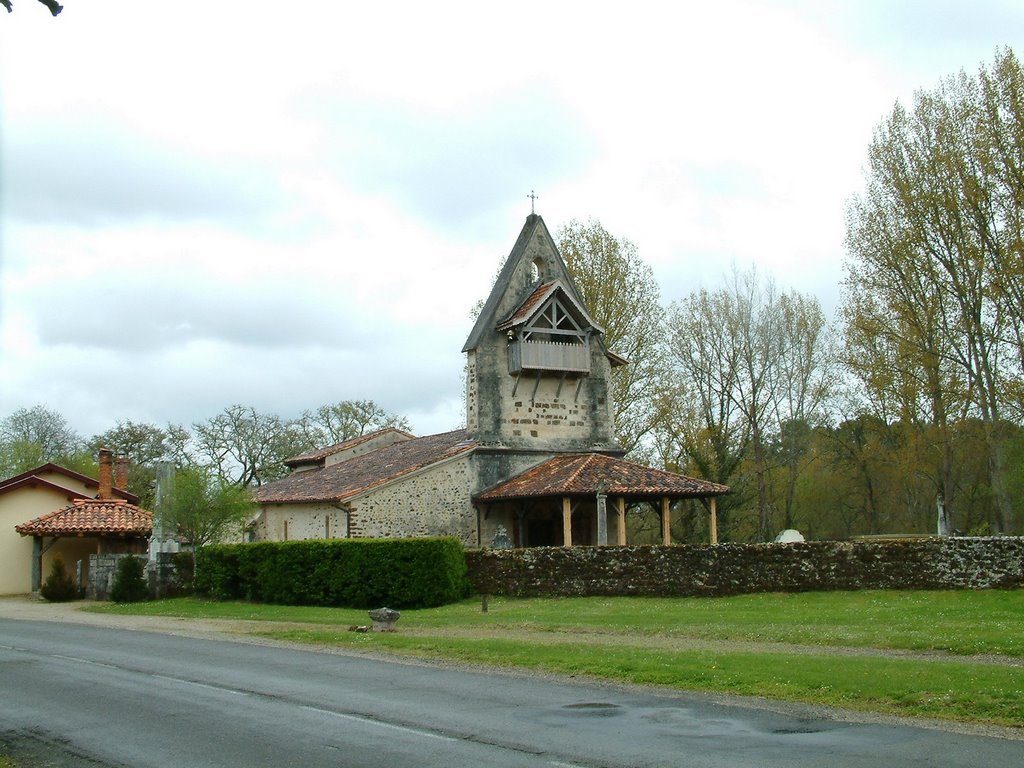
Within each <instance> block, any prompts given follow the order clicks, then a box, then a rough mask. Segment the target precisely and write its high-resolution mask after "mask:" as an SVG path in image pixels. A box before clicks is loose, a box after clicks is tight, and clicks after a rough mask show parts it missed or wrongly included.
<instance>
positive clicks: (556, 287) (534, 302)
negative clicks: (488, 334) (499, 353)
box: [495, 280, 604, 333]
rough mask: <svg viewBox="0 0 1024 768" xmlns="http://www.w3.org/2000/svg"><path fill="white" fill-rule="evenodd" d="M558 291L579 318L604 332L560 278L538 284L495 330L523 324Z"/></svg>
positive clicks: (505, 329)
mask: <svg viewBox="0 0 1024 768" xmlns="http://www.w3.org/2000/svg"><path fill="white" fill-rule="evenodd" d="M556 291H559V292H561V294H562V296H564V297H565V299H566V301H567V302H569V305H570V306H571V307H572V308H573V309H574V310H575V312H576V313H577V317H578V318H580V319H582V320H583V321H584V322H585V323H587V324H589V325H591V326H593V327H594V328H596V329H597V330H598V331H599V332H601V333H604V328H602V327H601V326H599V325H598V324H597V323H596V322H595V321H594V318H592V317H591V316H590V313H589V312H587V310H586V309H584V308H583V307H582V306H580V305H579V303H578V302H577V301H576V299H574V298H573V297H572V295H571V294H570V293H569V292H568V291H566V290H565V287H564V286H563V285H562V283H561V281H559V280H553V281H552V282H550V283H542V284H540V285H538V286H537V289H536V290H535V291H534V292H533V293H531V294H530V295H529V296H528V297H527V298H526V301H524V302H523V303H522V304H520V305H519V307H518V309H516V310H515V311H514V312H513V313H512V314H511V315H509V316H508V317H507V318H506V319H505V320H502V321H501V322H499V323H498V325H497V327H496V328H495V330H497V331H499V332H500V331H507V330H508V329H509V328H514V327H516V326H517V325H522V324H523V323H525V322H526V321H527V320H529V319H530V318H531V317H532V316H533V314H534V313H535V312H536V311H537V310H538V309H540V307H541V305H542V304H543V303H544V302H545V301H547V300H548V298H549V297H550V296H551V295H552V294H554V293H555V292H556Z"/></svg>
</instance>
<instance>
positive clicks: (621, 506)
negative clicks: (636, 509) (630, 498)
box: [616, 496, 626, 547]
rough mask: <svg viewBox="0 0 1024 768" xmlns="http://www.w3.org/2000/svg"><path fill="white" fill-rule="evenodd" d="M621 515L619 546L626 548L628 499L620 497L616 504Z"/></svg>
mask: <svg viewBox="0 0 1024 768" xmlns="http://www.w3.org/2000/svg"><path fill="white" fill-rule="evenodd" d="M616 510H617V511H618V513H619V546H620V547H624V546H626V497H625V496H619V498H618V502H617V504H616Z"/></svg>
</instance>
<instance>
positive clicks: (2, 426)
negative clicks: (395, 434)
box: [0, 400, 410, 506]
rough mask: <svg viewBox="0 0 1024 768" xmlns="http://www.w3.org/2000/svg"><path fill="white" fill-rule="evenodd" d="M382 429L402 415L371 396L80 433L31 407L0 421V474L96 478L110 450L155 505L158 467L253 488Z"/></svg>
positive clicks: (401, 421)
mask: <svg viewBox="0 0 1024 768" xmlns="http://www.w3.org/2000/svg"><path fill="white" fill-rule="evenodd" d="M386 427H395V428H398V429H403V430H408V429H409V428H410V427H409V422H408V420H407V419H406V418H405V417H402V416H398V415H395V414H392V413H389V412H388V411H386V410H385V409H384V408H382V407H381V406H379V405H378V404H377V403H375V402H373V401H372V400H344V401H342V402H339V403H334V404H328V405H322V406H320V407H319V408H316V409H314V410H307V411H304V412H303V413H302V415H301V416H299V417H298V418H295V419H285V418H282V417H280V416H278V415H277V414H272V413H264V412H261V411H259V410H257V409H256V408H254V407H252V406H245V405H230V406H228V407H226V408H225V409H224V410H223V411H221V412H220V413H218V414H216V415H215V416H212V417H211V418H209V419H206V420H205V421H200V422H196V423H194V424H192V425H191V426H190V427H186V426H183V425H180V424H166V425H163V426H160V425H157V424H151V423H143V422H134V421H128V420H126V421H118V422H117V424H116V425H115V426H114V427H111V428H110V429H108V430H107V431H105V432H102V433H100V434H97V435H93V436H92V437H89V438H84V437H82V436H81V435H79V434H78V433H77V432H76V431H75V430H74V429H73V428H72V427H71V426H70V425H69V424H68V422H67V420H66V419H65V418H64V416H63V414H61V413H59V412H57V411H54V410H52V409H49V408H46V407H45V406H43V405H36V406H33V407H31V408H20V409H18V410H17V411H15V412H14V413H12V414H10V415H8V416H7V417H6V418H4V419H2V420H0V477H10V476H13V475H16V474H19V473H21V472H24V471H27V470H29V469H32V468H33V467H37V466H39V465H41V464H45V463H46V462H54V463H57V464H61V465H62V466H65V467H67V468H68V469H73V470H75V471H78V472H81V473H83V474H87V475H92V476H96V473H97V466H96V461H97V456H98V452H99V449H100V448H109V449H110V450H112V451H113V452H114V454H115V455H117V456H125V457H127V458H128V459H129V460H130V467H129V474H128V488H127V489H126V490H128V491H130V492H131V493H134V494H135V495H137V496H139V498H140V499H141V500H142V505H143V506H147V505H151V504H152V503H153V502H154V493H155V487H156V477H157V474H158V472H159V471H160V470H161V467H162V466H170V467H171V468H172V469H174V470H183V469H188V470H193V471H195V472H199V473H201V474H203V475H204V476H207V477H209V479H210V480H211V481H213V482H214V483H215V484H217V485H220V486H236V487H240V488H249V487H255V486H259V485H262V484H263V483H266V482H269V481H271V480H276V479H277V478H279V477H281V476H283V475H284V474H285V473H286V472H287V467H286V466H285V465H284V463H283V462H284V460H285V459H287V458H290V457H292V456H297V455H301V454H303V453H307V452H309V451H314V450H319V449H321V448H325V447H327V446H329V445H334V444H336V443H340V442H344V441H345V440H349V439H351V438H353V437H359V436H360V435H363V434H366V433H367V432H371V431H374V430H377V429H384V428H386Z"/></svg>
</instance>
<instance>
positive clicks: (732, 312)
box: [0, 49, 1024, 542]
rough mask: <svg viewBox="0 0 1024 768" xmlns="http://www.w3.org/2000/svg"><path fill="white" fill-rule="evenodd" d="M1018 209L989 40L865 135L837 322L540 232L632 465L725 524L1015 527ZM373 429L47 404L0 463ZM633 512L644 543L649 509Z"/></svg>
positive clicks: (818, 528) (1016, 67)
mask: <svg viewBox="0 0 1024 768" xmlns="http://www.w3.org/2000/svg"><path fill="white" fill-rule="evenodd" d="M1022 222H1024V71H1022V68H1021V65H1020V63H1019V61H1018V60H1017V58H1016V56H1015V55H1014V53H1013V51H1012V50H1010V49H1003V50H1000V51H997V53H996V56H995V59H994V61H993V63H992V64H991V65H984V66H982V67H981V68H980V70H979V71H978V73H977V74H975V75H968V74H966V73H960V74H959V75H957V76H955V77H951V78H948V79H946V80H944V81H943V82H941V83H940V84H939V85H938V86H937V87H935V88H934V89H931V90H922V91H919V92H918V93H917V94H916V96H915V98H914V102H913V104H912V105H911V106H910V107H909V108H908V107H904V106H902V105H900V104H897V105H896V106H895V107H894V109H893V111H892V113H891V114H890V115H888V116H887V117H886V118H885V119H884V120H883V121H882V122H881V123H880V124H879V126H878V127H877V129H876V130H875V133H874V136H873V139H872V141H871V144H870V146H869V147H868V155H867V168H866V178H865V186H864V189H863V190H861V191H860V192H859V193H857V194H855V195H854V196H853V197H852V198H851V200H850V202H849V205H848V208H847V220H846V261H845V265H844V278H843V283H842V286H841V287H842V298H841V302H840V307H839V310H838V313H837V317H836V319H835V320H834V322H831V323H830V322H829V321H828V320H827V318H826V317H825V314H824V312H823V310H822V307H821V304H820V302H819V301H818V299H817V298H815V297H814V296H809V295H806V294H802V293H800V292H798V291H794V290H785V289H783V288H780V287H779V286H778V284H777V283H776V282H775V280H774V279H773V278H772V277H771V276H769V275H764V274H762V273H759V272H758V271H756V270H755V269H750V270H747V271H742V270H739V269H734V270H733V271H732V273H731V274H729V275H727V276H725V278H724V279H723V281H722V284H721V285H720V286H719V287H718V288H714V289H701V290H697V291H694V292H692V293H691V294H689V295H688V296H686V297H684V298H682V299H679V300H677V301H674V302H671V303H669V304H668V305H665V304H664V303H663V301H662V297H661V292H660V288H659V286H658V284H657V281H656V279H655V277H654V273H653V271H652V269H651V268H650V266H649V265H647V264H646V263H645V262H644V261H643V260H642V259H641V258H640V256H639V254H638V251H637V248H636V246H635V245H634V244H633V243H632V242H630V241H629V240H628V239H627V238H624V237H619V236H615V235H613V234H611V233H609V232H608V231H607V230H605V228H604V227H603V226H602V225H601V223H600V222H598V221H594V220H590V221H587V222H580V221H571V222H569V223H568V224H566V225H565V226H563V227H561V228H560V229H559V230H558V231H557V232H556V240H557V242H558V247H559V250H560V252H561V254H562V256H563V258H564V259H565V262H566V265H567V266H568V268H569V270H570V273H571V274H572V276H573V279H574V282H575V284H576V287H577V289H578V291H579V292H580V294H581V298H582V299H583V301H584V303H585V305H586V306H587V307H588V308H589V310H590V311H591V314H592V315H593V316H594V319H595V320H596V321H597V322H598V323H599V324H601V325H602V326H603V327H604V328H605V329H606V338H605V340H606V342H607V345H608V347H609V349H611V350H614V351H615V352H616V353H618V354H620V355H622V356H623V357H625V358H627V359H628V360H629V363H630V364H629V365H626V366H622V367H619V368H616V369H615V370H614V371H613V394H614V404H615V408H614V417H615V430H616V436H617V438H618V440H619V442H620V444H621V445H622V446H623V447H624V448H625V449H626V451H627V455H628V457H629V458H632V459H633V460H636V461H640V462H644V463H648V464H650V465H652V466H658V467H662V468H666V469H669V470H672V471H678V472H682V473H684V474H688V475H693V476H696V477H700V478H704V479H707V480H712V481H714V482H717V483H722V484H725V485H728V486H730V487H731V488H732V489H733V492H732V493H731V494H730V495H728V496H725V497H723V498H721V499H719V502H718V522H719V533H720V537H721V539H722V540H724V541H730V540H732V541H765V540H770V539H771V538H772V537H773V536H774V535H776V534H777V533H778V532H779V531H781V530H783V529H787V528H796V529H799V530H800V531H801V532H803V533H804V534H805V535H806V536H808V537H810V538H838V539H842V538H847V537H850V536H854V535H860V534H884V533H934V532H936V531H937V530H944V531H947V532H955V531H961V532H964V533H972V534H1000V533H1007V534H1009V533H1014V534H1020V533H1024V504H1022V503H1020V501H1019V499H1020V497H1021V493H1020V492H1021V491H1022V490H1024V461H1022V459H1024V429H1022V427H1024V423H1022V420H1024V312H1022V307H1024V231H1022ZM386 426H396V427H399V428H404V429H407V428H408V423H407V422H406V420H405V419H404V418H402V417H400V416H397V415H395V414H390V413H387V412H385V411H384V410H383V409H381V408H380V407H379V406H377V405H376V404H375V403H373V402H372V401H344V402H342V403H338V404H335V405H329V406H322V407H321V408H318V409H316V410H315V411H307V412H305V413H304V414H303V415H302V416H301V417H300V418H298V419H294V420H284V419H281V418H280V417H278V416H276V415H273V414H264V413H260V412H258V411H257V410H255V409H253V408H251V407H246V406H241V405H234V406H230V407H228V408H226V409H225V410H224V411H223V412H222V413H220V414H218V415H217V416H215V417H213V418H211V419H208V420H207V421H205V422H200V423H197V424H193V425H192V426H191V428H190V429H186V428H184V427H182V426H180V425H167V426H166V427H157V426H155V425H151V424H134V423H132V422H120V423H119V424H118V425H117V426H116V427H114V428H113V429H111V430H108V432H106V433H103V434H102V435H97V436H94V437H93V438H91V439H90V440H88V441H81V440H79V439H78V438H77V436H75V435H74V434H73V432H71V431H70V430H69V429H68V428H67V424H66V422H64V421H63V419H62V418H60V416H59V414H53V413H52V412H48V411H46V409H45V408H42V407H41V406H40V407H37V408H34V409H23V410H22V411H19V412H17V413H15V414H12V415H11V416H8V417H7V418H6V419H4V420H3V421H2V422H0V471H2V473H3V474H4V475H5V476H6V475H9V474H12V473H13V472H12V470H14V469H15V468H16V467H19V466H25V465H28V466H35V465H36V464H38V463H40V461H39V460H40V459H42V458H43V457H46V458H47V459H49V460H53V459H55V458H64V459H65V463H68V464H69V466H72V467H74V466H76V462H89V461H92V460H93V459H92V456H93V455H94V454H95V451H94V450H93V449H94V448H96V447H99V446H100V445H101V444H102V445H105V446H106V447H111V448H113V449H114V450H117V451H118V452H120V453H122V454H124V455H128V456H129V457H130V458H132V461H133V466H134V467H135V468H134V469H133V472H134V473H136V475H135V478H134V479H133V480H132V481H131V482H130V489H131V490H133V492H136V493H138V494H139V495H140V496H142V497H143V498H147V497H146V489H147V488H149V487H151V482H150V481H151V477H149V476H148V475H147V474H146V473H147V472H149V471H150V470H149V469H147V468H149V467H152V466H154V465H155V464H156V463H157V462H159V461H170V462H172V463H173V464H175V465H177V466H195V467H201V468H203V470H204V471H206V472H208V473H210V475H211V476H214V477H216V478H218V480H219V481H220V482H222V483H227V484H232V485H236V486H239V487H248V486H254V485H259V484H261V483H263V482H267V481H269V480H273V479H275V478H277V477H279V476H280V475H281V474H282V473H283V472H284V471H285V467H284V465H283V464H282V461H283V459H284V458H286V457H288V456H292V455H296V454H300V453H303V452H306V451H309V450H314V449H319V448H322V447H325V446H326V445H330V444H333V443H337V442H341V441H342V440H345V439H348V438H350V437H354V436H357V435H359V434H363V433H364V432H366V431H369V430H372V429H379V428H382V427H386ZM673 519H674V521H675V522H674V526H673V536H674V538H675V540H677V541H680V542H690V541H694V542H699V541H707V515H706V513H705V512H704V511H703V510H702V509H701V508H700V506H699V505H697V504H695V503H685V504H682V505H680V507H679V509H677V510H676V511H675V512H674V514H673ZM633 520H634V523H633V524H634V528H635V530H634V533H635V534H637V537H639V539H640V540H642V539H643V537H644V535H646V534H648V533H650V534H651V536H652V538H653V536H654V535H655V532H656V530H657V526H656V525H655V524H653V522H652V521H651V519H650V515H649V514H648V515H647V516H646V518H645V515H644V513H643V512H642V511H639V510H638V511H637V513H636V514H634V516H633ZM645 520H646V521H647V522H646V523H645ZM648 523H649V525H648ZM645 526H647V527H646V528H645ZM647 529H650V530H647Z"/></svg>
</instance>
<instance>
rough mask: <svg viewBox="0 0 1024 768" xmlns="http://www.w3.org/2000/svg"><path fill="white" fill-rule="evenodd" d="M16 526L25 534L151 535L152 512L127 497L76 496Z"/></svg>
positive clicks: (15, 527) (18, 530) (17, 529)
mask: <svg viewBox="0 0 1024 768" xmlns="http://www.w3.org/2000/svg"><path fill="white" fill-rule="evenodd" d="M14 530H16V531H17V532H18V533H20V534H21V535H22V536H135V537H148V536H149V535H150V534H151V533H152V532H153V513H152V512H147V511H146V510H145V509H142V508H141V507H137V506H135V505H134V504H131V503H130V502H128V501H125V500H124V499H111V500H106V501H104V500H100V499H75V500H74V501H73V502H71V503H70V504H69V505H68V506H66V507H64V508H63V509H58V510H56V511H55V512H50V513H48V514H45V515H42V516H41V517H37V518H35V519H33V520H29V521H28V522H27V523H22V524H21V525H16V526H14Z"/></svg>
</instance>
